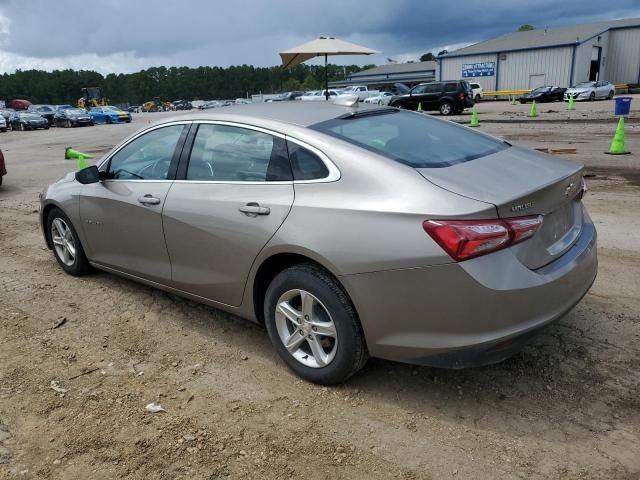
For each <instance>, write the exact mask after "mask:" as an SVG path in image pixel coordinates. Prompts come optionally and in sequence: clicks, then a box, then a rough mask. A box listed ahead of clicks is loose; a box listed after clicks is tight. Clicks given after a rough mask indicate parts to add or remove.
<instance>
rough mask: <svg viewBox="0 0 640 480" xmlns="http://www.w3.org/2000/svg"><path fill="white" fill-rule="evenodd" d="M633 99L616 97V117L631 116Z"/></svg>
mask: <svg viewBox="0 0 640 480" xmlns="http://www.w3.org/2000/svg"><path fill="white" fill-rule="evenodd" d="M631 100H632V97H616V113H615V114H616V116H620V115H629V112H630V111H631Z"/></svg>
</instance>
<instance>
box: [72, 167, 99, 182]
mask: <svg viewBox="0 0 640 480" xmlns="http://www.w3.org/2000/svg"><path fill="white" fill-rule="evenodd" d="M100 177H101V175H100V172H99V171H98V167H96V166H95V165H91V166H90V167H87V168H83V169H82V170H78V171H77V172H76V180H77V181H78V182H80V183H82V184H83V185H86V184H88V183H98V182H99V181H100V180H101V178H100Z"/></svg>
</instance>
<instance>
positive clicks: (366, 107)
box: [163, 101, 391, 127]
mask: <svg viewBox="0 0 640 480" xmlns="http://www.w3.org/2000/svg"><path fill="white" fill-rule="evenodd" d="M389 109H391V107H382V106H379V105H374V104H367V103H358V104H357V106H353V107H347V106H343V105H336V104H335V103H333V102H302V101H293V102H264V103H250V104H246V105H231V106H229V107H225V108H224V109H221V110H218V109H216V110H212V111H209V112H205V113H189V114H186V115H181V116H179V117H174V118H172V119H170V120H165V121H164V122H166V121H179V120H233V121H238V122H242V123H247V124H252V123H255V121H256V120H258V121H259V120H263V121H275V122H279V123H288V124H291V125H297V126H301V127H308V126H310V125H314V124H316V123H320V122H324V121H327V120H332V119H334V118H338V117H340V116H342V115H348V114H350V113H354V112H367V111H374V110H389ZM164 122H163V123H164ZM261 123H262V122H261Z"/></svg>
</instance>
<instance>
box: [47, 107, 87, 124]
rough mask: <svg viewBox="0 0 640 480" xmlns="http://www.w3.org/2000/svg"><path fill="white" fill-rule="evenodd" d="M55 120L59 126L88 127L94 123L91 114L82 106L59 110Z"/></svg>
mask: <svg viewBox="0 0 640 480" xmlns="http://www.w3.org/2000/svg"><path fill="white" fill-rule="evenodd" d="M53 121H54V123H55V125H56V126H57V127H86V126H91V125H93V124H94V122H93V118H91V115H89V114H88V113H87V112H86V111H85V110H83V109H82V108H66V109H64V110H58V112H57V113H56V115H55V117H53Z"/></svg>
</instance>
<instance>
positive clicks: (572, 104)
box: [569, 95, 576, 111]
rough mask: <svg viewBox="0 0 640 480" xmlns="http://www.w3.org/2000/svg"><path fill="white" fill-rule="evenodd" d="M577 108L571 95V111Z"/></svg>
mask: <svg viewBox="0 0 640 480" xmlns="http://www.w3.org/2000/svg"><path fill="white" fill-rule="evenodd" d="M575 109H576V106H575V105H574V100H573V95H569V111H572V110H575Z"/></svg>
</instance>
